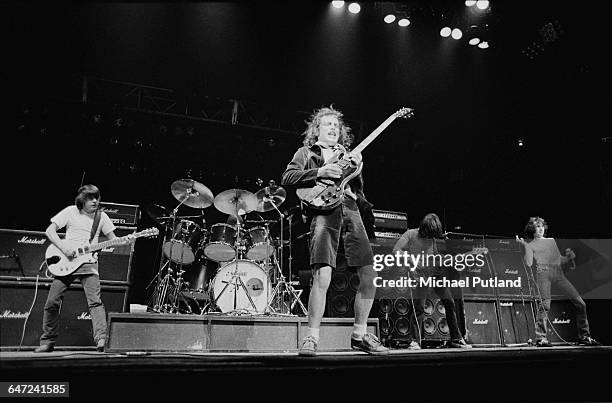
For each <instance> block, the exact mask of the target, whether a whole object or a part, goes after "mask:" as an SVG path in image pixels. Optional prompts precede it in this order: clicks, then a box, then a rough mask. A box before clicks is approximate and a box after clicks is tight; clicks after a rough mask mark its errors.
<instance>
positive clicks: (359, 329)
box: [351, 323, 368, 340]
mask: <svg viewBox="0 0 612 403" xmlns="http://www.w3.org/2000/svg"><path fill="white" fill-rule="evenodd" d="M367 328H368V326H367V325H358V324H357V323H355V324H354V325H353V334H352V335H351V337H352V338H353V339H355V340H361V339H363V336H364V335H365V334H366V330H367Z"/></svg>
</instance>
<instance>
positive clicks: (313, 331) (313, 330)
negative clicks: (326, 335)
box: [306, 327, 319, 341]
mask: <svg viewBox="0 0 612 403" xmlns="http://www.w3.org/2000/svg"><path fill="white" fill-rule="evenodd" d="M306 335H307V336H312V337H314V338H315V339H316V340H317V341H319V328H318V327H309V328H308V331H307V332H306Z"/></svg>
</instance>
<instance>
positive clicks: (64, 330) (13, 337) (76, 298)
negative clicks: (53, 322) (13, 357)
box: [0, 281, 128, 347]
mask: <svg viewBox="0 0 612 403" xmlns="http://www.w3.org/2000/svg"><path fill="white" fill-rule="evenodd" d="M50 286H51V283H49V282H46V283H40V282H39V284H38V291H36V283H35V282H30V281H27V282H25V281H0V345H1V346H2V347H7V346H13V347H17V346H19V345H20V341H21V335H22V332H23V325H24V323H25V322H26V320H27V323H26V328H25V336H24V338H23V343H21V345H22V346H23V347H31V346H38V345H39V338H40V335H41V333H42V318H43V309H44V306H45V301H46V300H47V295H48V294H49V288H50ZM127 291H128V288H127V287H125V286H102V302H103V303H104V305H105V308H106V312H107V313H110V312H124V311H125V307H126V301H127ZM32 304H33V308H32V310H31V312H30V313H29V314H28V312H29V311H30V307H31V306H32ZM92 345H93V329H92V326H91V316H90V314H89V307H88V306H87V299H86V298H85V293H84V292H83V286H82V285H81V284H80V283H79V282H78V281H75V282H74V283H73V284H72V285H71V286H70V288H68V290H66V292H65V294H64V301H63V303H62V308H61V316H60V329H59V337H58V340H57V344H56V346H58V347H63V346H92Z"/></svg>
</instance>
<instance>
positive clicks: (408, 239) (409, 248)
mask: <svg viewBox="0 0 612 403" xmlns="http://www.w3.org/2000/svg"><path fill="white" fill-rule="evenodd" d="M445 249H446V245H445V243H444V241H440V240H437V239H432V238H421V237H420V236H419V229H418V228H413V229H409V230H407V231H406V232H404V233H403V234H402V236H401V237H400V238H399V239H398V240H397V242H396V243H395V246H394V247H393V253H394V254H395V252H398V251H406V252H408V253H409V254H412V255H420V254H422V253H424V254H425V255H436V254H438V253H441V252H442V251H444V250H445ZM414 273H415V274H417V275H420V276H425V275H440V274H442V273H443V270H442V268H440V267H437V266H434V267H425V266H424V265H422V264H420V265H419V266H418V267H416V268H415V272H414Z"/></svg>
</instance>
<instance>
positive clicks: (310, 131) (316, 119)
mask: <svg viewBox="0 0 612 403" xmlns="http://www.w3.org/2000/svg"><path fill="white" fill-rule="evenodd" d="M327 115H332V116H335V117H336V118H337V119H338V122H339V123H340V135H339V136H338V144H341V145H342V146H344V148H346V149H348V148H349V146H350V145H351V143H352V142H353V135H352V134H351V128H350V127H348V126H347V125H346V123H344V119H342V116H344V115H343V114H342V112H340V111H339V110H337V109H334V107H333V105H330V106H329V107H322V108H319V109H317V110H316V111H314V112H313V114H312V115H310V118H308V120H307V121H306V125H307V127H306V130H305V131H304V133H303V135H304V145H305V146H307V147H310V146H312V145H313V144H314V143H316V142H317V140H318V139H319V126H320V125H321V118H322V117H323V116H327Z"/></svg>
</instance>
